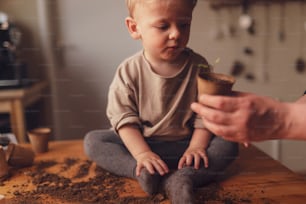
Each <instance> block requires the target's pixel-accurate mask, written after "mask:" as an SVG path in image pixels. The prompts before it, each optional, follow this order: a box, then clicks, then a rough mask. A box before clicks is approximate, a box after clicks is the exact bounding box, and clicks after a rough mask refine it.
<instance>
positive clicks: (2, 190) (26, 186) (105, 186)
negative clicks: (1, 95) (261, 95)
mask: <svg viewBox="0 0 306 204" xmlns="http://www.w3.org/2000/svg"><path fill="white" fill-rule="evenodd" d="M23 146H29V145H28V144H25V145H23ZM87 159H88V158H87V157H86V156H85V154H84V151H83V144H82V141H81V140H73V141H56V142H50V144H49V151H48V152H47V153H43V154H39V155H36V157H35V161H34V164H33V165H32V166H30V167H27V168H20V169H17V168H11V174H12V175H11V177H10V178H9V179H8V180H7V181H4V182H2V183H1V182H0V196H1V195H3V196H5V199H4V200H1V201H0V204H4V203H5V204H8V203H10V204H11V203H22V202H21V201H27V202H25V203H31V204H32V203H103V204H104V203H144V204H148V203H163V204H169V203H170V202H169V200H168V199H167V197H166V196H165V195H163V194H162V193H160V194H158V195H156V196H151V197H149V196H147V195H146V194H145V193H144V192H143V191H142V190H141V189H140V187H139V186H138V183H137V182H136V181H134V180H131V179H127V178H121V177H116V176H114V175H112V174H109V173H107V172H105V171H104V170H102V169H99V168H98V167H97V166H96V165H95V164H94V163H91V162H90V161H88V160H87ZM80 169H83V171H80ZM51 178H52V179H51ZM55 178H56V179H55ZM48 179H50V180H48ZM45 187H48V188H49V189H50V188H51V187H54V188H53V190H52V191H51V190H47V189H46V188H45ZM86 191H87V192H86ZM90 193H91V194H92V195H91V196H89V197H88V196H86V195H89V194H90ZM98 194H99V195H98ZM71 195H74V196H71ZM33 199H34V200H33ZM196 200H197V203H208V204H219V203H220V204H221V203H222V204H224V203H226V204H234V203H239V204H240V203H242V204H243V203H263V204H276V203H281V204H304V203H306V180H305V178H304V177H302V176H301V175H298V174H295V173H293V172H292V171H290V170H289V169H288V168H286V167H285V166H283V165H281V164H280V163H279V162H278V161H275V160H273V159H272V158H271V157H269V156H267V155H266V154H265V153H263V152H261V151H260V150H258V149H257V148H256V147H254V146H250V147H249V148H244V147H243V146H240V156H239V158H238V159H237V160H236V161H235V162H233V163H232V164H231V166H230V167H229V168H228V169H227V171H226V173H225V174H224V175H220V177H219V178H218V180H217V181H215V182H213V183H211V184H209V185H207V186H205V187H203V188H200V189H198V190H197V191H196ZM34 201H35V202H34Z"/></svg>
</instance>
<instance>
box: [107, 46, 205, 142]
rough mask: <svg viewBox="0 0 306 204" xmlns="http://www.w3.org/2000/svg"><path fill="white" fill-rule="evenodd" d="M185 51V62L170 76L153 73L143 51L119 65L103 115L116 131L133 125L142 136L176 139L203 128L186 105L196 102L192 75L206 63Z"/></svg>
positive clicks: (194, 78) (194, 75) (191, 52)
mask: <svg viewBox="0 0 306 204" xmlns="http://www.w3.org/2000/svg"><path fill="white" fill-rule="evenodd" d="M186 52H188V54H189V57H188V59H187V61H186V62H185V64H184V65H183V66H182V68H181V69H180V71H179V72H178V73H177V74H176V75H175V76H171V77H163V76H160V75H158V74H156V73H155V72H154V71H153V70H152V68H151V66H150V64H149V63H148V62H147V60H146V59H145V57H144V54H143V51H141V52H138V53H136V54H135V55H134V56H132V57H130V58H128V59H126V60H125V61H123V62H122V63H121V64H120V65H119V67H118V69H117V71H116V74H115V77H114V79H113V81H112V83H111V85H110V89H109V95H108V105H107V116H108V118H109V120H110V122H111V125H112V127H113V128H114V129H115V130H116V131H118V130H119V129H120V128H121V127H122V126H124V125H126V124H135V125H138V126H139V128H140V130H141V131H142V133H143V136H144V137H158V139H162V140H177V139H182V138H184V137H188V136H190V135H191V133H192V129H193V128H203V122H202V120H201V119H200V118H197V117H195V114H194V113H193V112H192V110H191V109H190V105H191V103H192V102H194V101H196V99H197V82H196V75H197V73H198V71H200V69H203V68H202V67H203V65H207V67H208V63H207V61H206V60H205V59H204V58H203V57H202V56H200V55H198V54H196V53H195V52H193V51H192V50H190V49H186ZM199 65H200V66H199ZM196 118H197V119H196Z"/></svg>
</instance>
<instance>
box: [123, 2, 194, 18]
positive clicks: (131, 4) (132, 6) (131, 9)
mask: <svg viewBox="0 0 306 204" xmlns="http://www.w3.org/2000/svg"><path fill="white" fill-rule="evenodd" d="M144 1H147V0H125V2H126V5H127V8H128V10H129V15H130V16H131V17H133V13H134V10H135V7H136V4H139V3H143V2H144ZM186 1H188V2H190V4H191V5H192V8H194V7H195V6H196V4H197V1H198V0H186Z"/></svg>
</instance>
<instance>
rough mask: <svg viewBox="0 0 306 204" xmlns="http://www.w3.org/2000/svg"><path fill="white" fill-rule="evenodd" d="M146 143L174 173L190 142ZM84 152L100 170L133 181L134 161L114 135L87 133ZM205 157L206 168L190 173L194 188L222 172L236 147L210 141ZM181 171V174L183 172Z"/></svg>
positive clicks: (236, 150)
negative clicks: (207, 165) (207, 161)
mask: <svg viewBox="0 0 306 204" xmlns="http://www.w3.org/2000/svg"><path fill="white" fill-rule="evenodd" d="M146 141H147V143H148V145H149V146H150V147H151V149H152V151H153V152H155V153H156V154H158V155H159V156H160V157H161V158H162V159H163V161H164V162H165V163H166V164H167V165H168V167H169V168H170V169H177V165H178V161H179V159H180V158H181V156H182V155H183V153H184V152H185V150H186V148H187V147H188V145H189V142H190V138H188V139H184V140H179V141H157V140H154V139H151V138H147V139H146ZM84 148H85V153H86V154H87V156H88V157H89V159H91V160H92V161H94V162H96V163H97V165H98V166H100V167H102V168H103V169H105V170H107V171H109V172H111V173H113V174H116V175H119V176H125V177H129V178H136V175H135V168H136V160H135V159H134V158H133V157H132V155H131V154H130V153H129V151H128V150H127V148H126V147H125V146H124V144H123V142H122V140H121V139H120V137H119V136H118V135H117V134H116V133H115V132H114V131H112V130H94V131H91V132H89V133H88V134H87V135H86V136H85V139H84ZM207 155H208V159H209V167H208V168H204V167H203V164H202V165H201V168H200V169H199V170H192V171H191V172H194V174H195V175H193V176H192V177H194V179H192V180H194V181H193V183H194V186H202V185H204V184H206V183H207V182H208V181H210V180H211V179H212V178H213V177H214V176H215V175H216V174H217V173H220V172H222V171H223V170H224V169H225V168H226V167H227V166H228V165H229V164H230V163H231V162H232V161H233V160H234V159H235V158H236V157H237V155H238V145H237V143H233V142H229V141H225V140H223V139H222V138H221V137H213V138H212V139H211V141H210V144H209V147H208V148H207ZM181 170H182V171H184V168H183V169H181ZM181 170H177V171H181ZM188 174H190V172H189V173H188ZM191 174H193V173H191ZM197 175H198V176H197Z"/></svg>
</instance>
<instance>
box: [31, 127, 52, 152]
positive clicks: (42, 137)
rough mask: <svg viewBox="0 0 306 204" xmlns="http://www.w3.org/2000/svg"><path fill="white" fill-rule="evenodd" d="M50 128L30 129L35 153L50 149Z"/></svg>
mask: <svg viewBox="0 0 306 204" xmlns="http://www.w3.org/2000/svg"><path fill="white" fill-rule="evenodd" d="M50 135H51V129H50V128H36V129H33V130H30V131H28V137H29V140H30V143H31V145H32V149H33V151H34V152H35V153H38V154H39V153H44V152H47V151H48V149H49V148H48V144H49V138H50Z"/></svg>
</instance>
